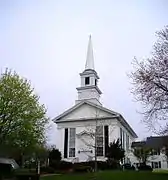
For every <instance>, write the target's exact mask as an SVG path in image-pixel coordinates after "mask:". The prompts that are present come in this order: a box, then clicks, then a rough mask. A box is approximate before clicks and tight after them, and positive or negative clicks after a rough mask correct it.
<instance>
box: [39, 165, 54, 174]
mask: <svg viewBox="0 0 168 180" xmlns="http://www.w3.org/2000/svg"><path fill="white" fill-rule="evenodd" d="M54 172H55V169H54V168H52V167H45V166H42V167H40V173H54Z"/></svg>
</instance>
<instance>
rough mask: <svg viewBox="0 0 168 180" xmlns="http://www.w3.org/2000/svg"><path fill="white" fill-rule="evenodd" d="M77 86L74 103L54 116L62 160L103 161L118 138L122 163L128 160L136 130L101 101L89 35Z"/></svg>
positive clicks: (130, 158)
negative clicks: (83, 66) (122, 157)
mask: <svg viewBox="0 0 168 180" xmlns="http://www.w3.org/2000/svg"><path fill="white" fill-rule="evenodd" d="M80 78H81V85H80V87H78V88H77V92H78V99H77V100H76V101H75V104H74V106H72V107H71V108H70V109H68V110H66V111H65V112H63V113H62V114H60V115H59V116H57V117H56V118H54V122H55V123H56V124H57V129H58V133H59V137H61V146H60V148H59V150H60V151H61V153H62V158H63V160H66V161H72V162H82V161H90V160H94V157H95V153H96V155H97V156H96V157H97V160H103V161H104V160H106V155H107V148H108V145H109V143H110V142H113V141H114V140H117V139H120V141H121V144H122V147H123V148H124V149H125V154H126V158H125V161H126V162H131V161H132V155H131V154H132V153H129V152H130V149H131V144H132V142H133V141H134V140H135V139H136V138H137V135H136V133H135V132H134V130H133V129H132V128H131V126H130V125H129V124H128V122H127V121H126V120H125V119H124V117H123V116H122V115H121V114H120V113H118V112H114V111H112V110H110V109H108V108H105V107H104V106H103V105H102V104H101V102H100V97H101V94H102V92H101V90H100V89H99V87H98V80H99V76H98V74H97V72H96V70H95V68H94V57H93V49H92V41H91V36H90V37H89V44H88V50H87V58H86V65H85V69H84V71H83V72H82V73H80Z"/></svg>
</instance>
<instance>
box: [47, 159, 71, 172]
mask: <svg viewBox="0 0 168 180" xmlns="http://www.w3.org/2000/svg"><path fill="white" fill-rule="evenodd" d="M50 167H52V168H53V169H55V170H63V171H64V170H69V169H71V168H72V163H71V162H67V161H60V162H53V163H52V164H50Z"/></svg>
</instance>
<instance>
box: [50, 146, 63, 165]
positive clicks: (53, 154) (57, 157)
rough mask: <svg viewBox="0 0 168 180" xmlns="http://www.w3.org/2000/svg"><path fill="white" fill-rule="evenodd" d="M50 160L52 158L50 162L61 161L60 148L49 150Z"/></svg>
mask: <svg viewBox="0 0 168 180" xmlns="http://www.w3.org/2000/svg"><path fill="white" fill-rule="evenodd" d="M49 160H50V162H53V161H56V162H60V161H61V152H60V151H59V150H58V149H55V148H53V149H52V150H51V151H50V152H49Z"/></svg>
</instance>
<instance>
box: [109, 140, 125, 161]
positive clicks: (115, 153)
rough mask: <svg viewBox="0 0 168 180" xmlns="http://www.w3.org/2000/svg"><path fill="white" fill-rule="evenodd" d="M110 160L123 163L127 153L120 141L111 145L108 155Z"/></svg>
mask: <svg viewBox="0 0 168 180" xmlns="http://www.w3.org/2000/svg"><path fill="white" fill-rule="evenodd" d="M107 157H108V160H109V161H110V162H113V161H115V162H117V163H118V162H119V161H122V160H123V158H124V157H125V151H124V149H122V147H121V144H120V141H119V139H117V140H116V141H113V142H112V143H110V145H109V148H108V154H107Z"/></svg>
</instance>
